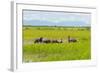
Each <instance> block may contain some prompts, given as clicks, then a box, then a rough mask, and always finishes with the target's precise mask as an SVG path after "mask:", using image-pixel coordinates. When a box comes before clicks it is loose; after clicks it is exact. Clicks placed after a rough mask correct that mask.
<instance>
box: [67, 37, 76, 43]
mask: <svg viewBox="0 0 100 73" xmlns="http://www.w3.org/2000/svg"><path fill="white" fill-rule="evenodd" d="M68 42H69V43H70V42H77V39H76V38H71V37H70V36H68Z"/></svg>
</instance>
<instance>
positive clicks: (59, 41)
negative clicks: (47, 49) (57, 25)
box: [34, 36, 77, 43]
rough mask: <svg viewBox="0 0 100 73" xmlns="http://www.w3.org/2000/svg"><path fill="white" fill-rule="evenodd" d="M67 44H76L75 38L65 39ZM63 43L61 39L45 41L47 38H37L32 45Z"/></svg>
mask: <svg viewBox="0 0 100 73" xmlns="http://www.w3.org/2000/svg"><path fill="white" fill-rule="evenodd" d="M66 40H67V41H68V42H69V43H70V42H77V39H76V38H71V37H70V36H68V39H66ZM63 42H64V41H63V40H62V39H60V40H57V39H52V40H51V39H47V38H43V37H40V38H37V39H35V40H34V43H63Z"/></svg>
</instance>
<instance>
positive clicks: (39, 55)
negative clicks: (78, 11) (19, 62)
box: [23, 26, 91, 62]
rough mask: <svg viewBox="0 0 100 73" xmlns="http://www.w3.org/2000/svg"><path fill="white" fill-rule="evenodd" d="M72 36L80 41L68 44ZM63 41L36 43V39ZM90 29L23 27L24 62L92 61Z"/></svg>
mask: <svg viewBox="0 0 100 73" xmlns="http://www.w3.org/2000/svg"><path fill="white" fill-rule="evenodd" d="M68 35H70V36H71V37H74V38H76V39H77V40H78V42H75V43H68V42H67V37H68ZM39 37H44V38H48V39H63V40H64V43H49V44H45V43H41V44H39V43H37V44H35V43H34V39H35V38H39ZM90 37H91V31H90V28H89V27H47V26H45V27H43V26H41V27H39V26H37V27H31V26H27V27H26V26H23V41H24V42H23V62H44V61H63V60H86V59H91V41H90V39H91V38H90Z"/></svg>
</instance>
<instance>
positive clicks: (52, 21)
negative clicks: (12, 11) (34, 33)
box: [23, 10, 91, 26]
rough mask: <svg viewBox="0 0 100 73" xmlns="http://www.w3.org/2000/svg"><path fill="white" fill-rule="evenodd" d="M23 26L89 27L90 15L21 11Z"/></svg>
mask: <svg viewBox="0 0 100 73" xmlns="http://www.w3.org/2000/svg"><path fill="white" fill-rule="evenodd" d="M23 25H32V26H90V25H91V14H89V13H79V12H78V13H76V12H54V11H32V10H23Z"/></svg>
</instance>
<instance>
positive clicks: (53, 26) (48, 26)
mask: <svg viewBox="0 0 100 73" xmlns="http://www.w3.org/2000/svg"><path fill="white" fill-rule="evenodd" d="M23 27H63V28H90V27H91V26H56V25H55V26H45V25H43V26H32V25H23Z"/></svg>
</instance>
